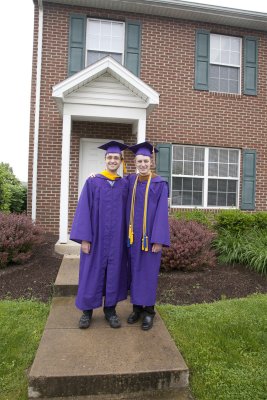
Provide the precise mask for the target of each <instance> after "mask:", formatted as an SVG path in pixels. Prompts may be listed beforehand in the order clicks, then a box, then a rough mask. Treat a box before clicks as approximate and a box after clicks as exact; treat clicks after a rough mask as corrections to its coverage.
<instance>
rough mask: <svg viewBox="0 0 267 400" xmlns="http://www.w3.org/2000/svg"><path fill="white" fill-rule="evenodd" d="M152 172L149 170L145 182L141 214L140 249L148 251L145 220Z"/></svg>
mask: <svg viewBox="0 0 267 400" xmlns="http://www.w3.org/2000/svg"><path fill="white" fill-rule="evenodd" d="M151 177H152V173H151V172H150V174H149V178H148V181H147V184H146V194H145V203H144V216H143V238H142V250H144V251H148V236H147V233H146V222H147V203H148V192H149V186H150V182H151Z"/></svg>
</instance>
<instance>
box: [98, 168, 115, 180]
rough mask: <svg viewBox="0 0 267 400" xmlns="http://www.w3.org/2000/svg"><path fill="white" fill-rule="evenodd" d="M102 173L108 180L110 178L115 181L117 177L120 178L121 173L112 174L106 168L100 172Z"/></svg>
mask: <svg viewBox="0 0 267 400" xmlns="http://www.w3.org/2000/svg"><path fill="white" fill-rule="evenodd" d="M100 175H103V176H105V177H106V178H107V179H108V180H110V181H115V179H118V178H120V175H117V174H116V175H114V174H111V173H110V172H109V171H106V170H104V171H102V172H100Z"/></svg>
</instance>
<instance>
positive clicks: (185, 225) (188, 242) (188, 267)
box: [161, 218, 216, 271]
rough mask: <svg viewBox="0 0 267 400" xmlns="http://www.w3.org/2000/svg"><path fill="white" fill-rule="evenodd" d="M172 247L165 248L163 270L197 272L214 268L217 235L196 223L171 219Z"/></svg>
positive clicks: (162, 259) (162, 262)
mask: <svg viewBox="0 0 267 400" xmlns="http://www.w3.org/2000/svg"><path fill="white" fill-rule="evenodd" d="M170 235H171V246H170V247H165V248H163V251H162V258H161V268H162V269H164V270H166V271H169V270H173V269H176V270H182V271H195V270H199V269H202V268H204V267H213V266H214V265H215V262H216V257H215V252H214V250H212V248H211V243H212V240H213V239H214V238H215V236H216V233H214V232H212V231H211V230H209V229H208V228H206V227H205V226H204V225H202V224H200V223H198V222H196V221H186V220H181V219H180V220H178V219H176V218H170Z"/></svg>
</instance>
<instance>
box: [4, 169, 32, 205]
mask: <svg viewBox="0 0 267 400" xmlns="http://www.w3.org/2000/svg"><path fill="white" fill-rule="evenodd" d="M26 199H27V189H26V187H25V186H23V185H22V183H21V182H20V181H19V180H18V179H17V178H16V176H15V175H14V173H13V171H12V168H11V167H10V166H9V164H5V163H0V211H6V212H17V213H21V212H23V211H25V210H26Z"/></svg>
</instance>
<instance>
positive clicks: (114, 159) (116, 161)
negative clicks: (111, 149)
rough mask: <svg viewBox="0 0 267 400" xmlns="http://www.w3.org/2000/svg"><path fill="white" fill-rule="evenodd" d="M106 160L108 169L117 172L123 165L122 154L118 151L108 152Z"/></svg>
mask: <svg viewBox="0 0 267 400" xmlns="http://www.w3.org/2000/svg"><path fill="white" fill-rule="evenodd" d="M105 161H106V168H107V170H108V171H109V172H113V173H115V172H117V170H118V169H119V167H120V165H121V155H120V154H118V153H108V154H107V155H106V158H105Z"/></svg>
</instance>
